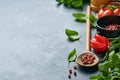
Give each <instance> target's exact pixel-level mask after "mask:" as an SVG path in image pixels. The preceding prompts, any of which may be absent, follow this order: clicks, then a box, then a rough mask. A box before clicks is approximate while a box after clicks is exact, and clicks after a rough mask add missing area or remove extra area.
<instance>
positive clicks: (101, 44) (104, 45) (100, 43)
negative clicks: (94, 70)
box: [90, 34, 109, 53]
mask: <svg viewBox="0 0 120 80" xmlns="http://www.w3.org/2000/svg"><path fill="white" fill-rule="evenodd" d="M90 42H91V45H90V46H91V47H92V48H93V49H94V51H96V52H98V53H102V52H104V51H106V50H108V48H109V40H108V39H107V38H106V37H103V36H100V35H98V34H95V35H94V37H93V38H92V39H91V40H90Z"/></svg>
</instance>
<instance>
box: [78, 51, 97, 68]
mask: <svg viewBox="0 0 120 80" xmlns="http://www.w3.org/2000/svg"><path fill="white" fill-rule="evenodd" d="M76 62H77V63H78V64H80V65H81V66H86V67H92V66H95V65H96V64H97V63H98V57H97V56H96V55H95V54H93V53H90V52H85V53H83V54H81V55H80V56H78V57H77V59H76Z"/></svg>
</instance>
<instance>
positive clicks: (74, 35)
mask: <svg viewBox="0 0 120 80" xmlns="http://www.w3.org/2000/svg"><path fill="white" fill-rule="evenodd" d="M65 33H66V35H67V36H68V39H69V40H71V41H76V40H79V38H80V35H79V33H78V32H77V31H74V30H70V29H66V30H65Z"/></svg>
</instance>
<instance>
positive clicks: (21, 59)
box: [0, 0, 94, 80]
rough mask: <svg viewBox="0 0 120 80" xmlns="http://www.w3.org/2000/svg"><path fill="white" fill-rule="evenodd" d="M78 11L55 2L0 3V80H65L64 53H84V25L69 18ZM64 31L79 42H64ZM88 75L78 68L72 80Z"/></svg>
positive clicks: (2, 0) (20, 0)
mask: <svg viewBox="0 0 120 80" xmlns="http://www.w3.org/2000/svg"><path fill="white" fill-rule="evenodd" d="M78 11H79V10H74V9H69V8H66V7H64V6H63V5H61V6H57V3H56V1H55V0H0V80H67V75H68V72H67V70H68V64H67V55H68V53H69V52H70V51H71V50H72V49H73V48H76V49H77V54H80V53H81V52H83V51H84V50H85V34H86V32H85V31H86V30H85V29H86V24H85V23H78V22H75V21H74V18H73V17H72V13H73V12H78ZM66 28H68V29H74V30H76V31H78V32H79V33H80V35H81V39H80V40H79V41H76V42H70V41H68V40H67V37H66V35H65V32H64V30H65V29H66ZM71 66H72V64H71ZM91 74H94V73H88V72H87V73H86V72H84V71H82V70H81V69H80V70H79V71H78V76H77V77H72V78H73V79H76V80H88V78H89V76H90V75H91ZM73 79H72V80H73Z"/></svg>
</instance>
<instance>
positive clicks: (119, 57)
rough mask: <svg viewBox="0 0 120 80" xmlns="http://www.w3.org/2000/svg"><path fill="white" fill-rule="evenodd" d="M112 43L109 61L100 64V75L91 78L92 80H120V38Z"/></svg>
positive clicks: (113, 39)
mask: <svg viewBox="0 0 120 80" xmlns="http://www.w3.org/2000/svg"><path fill="white" fill-rule="evenodd" d="M110 41H111V42H110V48H109V50H108V52H107V53H109V54H108V56H107V59H105V61H104V62H103V63H100V64H99V71H100V74H97V75H92V76H90V80H120V38H112V39H110Z"/></svg>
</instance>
